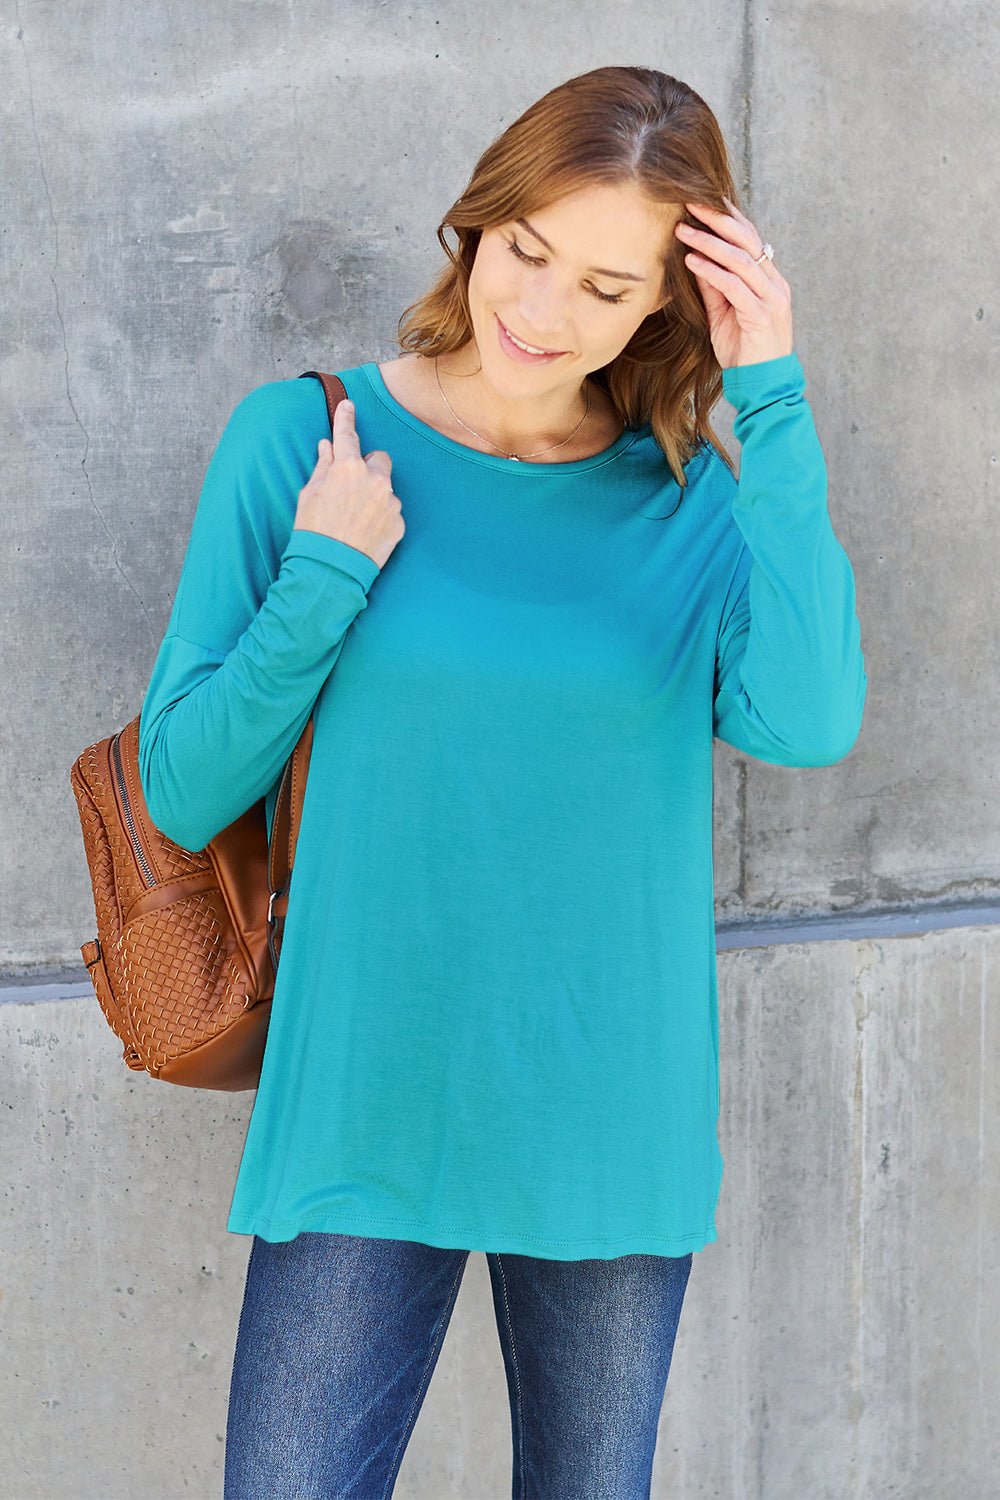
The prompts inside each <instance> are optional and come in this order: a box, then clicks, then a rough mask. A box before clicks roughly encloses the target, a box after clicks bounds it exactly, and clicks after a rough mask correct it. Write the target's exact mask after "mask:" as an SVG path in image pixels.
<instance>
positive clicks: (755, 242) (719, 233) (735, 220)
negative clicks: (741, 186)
mask: <svg viewBox="0 0 1000 1500" xmlns="http://www.w3.org/2000/svg"><path fill="white" fill-rule="evenodd" d="M684 206H685V208H686V209H687V211H688V213H690V214H693V215H694V217H695V218H696V219H700V220H701V221H702V223H703V224H706V225H707V226H708V228H709V229H710V230H711V231H712V233H713V234H714V235H715V236H716V237H717V238H719V239H721V240H724V241H725V242H727V243H728V244H730V245H734V246H735V247H736V248H737V249H738V250H742V251H743V252H744V253H745V254H746V255H747V256H748V257H749V258H750V260H751V261H753V262H754V263H755V264H756V262H757V258H758V256H759V255H760V253H761V251H762V250H763V248H764V243H765V241H764V237H763V235H762V234H761V233H760V232H759V230H758V229H757V228H756V226H755V225H754V224H752V223H751V222H750V220H749V219H748V218H747V217H746V215H745V214H741V213H740V211H739V209H738V208H736V206H735V205H734V204H732V203H730V204H729V209H728V212H726V213H723V212H721V211H720V210H719V209H717V208H709V207H708V206H707V205H706V204H704V203H686V204H685V205H684ZM688 227H690V226H688ZM761 264H762V265H764V264H767V262H766V261H762V262H761Z"/></svg>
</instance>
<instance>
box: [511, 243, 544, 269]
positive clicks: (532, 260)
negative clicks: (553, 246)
mask: <svg viewBox="0 0 1000 1500" xmlns="http://www.w3.org/2000/svg"><path fill="white" fill-rule="evenodd" d="M507 248H508V250H509V251H510V252H511V254H512V255H516V256H517V258H518V260H523V261H524V263H525V265H528V266H540V265H542V264H543V261H542V259H541V257H540V256H538V255H528V254H527V252H526V251H524V250H522V249H521V247H520V245H519V244H518V243H517V240H508V241H507Z"/></svg>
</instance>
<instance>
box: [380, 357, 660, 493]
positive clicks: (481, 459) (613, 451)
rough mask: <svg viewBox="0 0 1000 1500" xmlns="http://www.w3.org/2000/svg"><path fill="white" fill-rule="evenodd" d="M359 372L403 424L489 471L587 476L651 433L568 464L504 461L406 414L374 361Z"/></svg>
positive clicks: (634, 431)
mask: <svg viewBox="0 0 1000 1500" xmlns="http://www.w3.org/2000/svg"><path fill="white" fill-rule="evenodd" d="M360 373H361V374H362V375H364V376H365V377H366V378H367V380H368V384H369V385H370V386H371V388H372V390H373V391H374V392H375V395H376V397H377V398H378V400H379V401H380V402H381V403H382V405H383V406H385V407H387V408H388V410H389V411H391V412H392V414H393V416H394V417H397V418H398V419H399V421H401V422H404V423H405V424H406V426H407V427H411V428H412V429H413V431H414V432H417V433H419V434H420V436H421V437H423V438H426V439H427V441H428V442H431V443H434V444H436V445H437V447H439V448H443V449H444V450H445V452H447V453H453V454H454V455H455V456H456V457H457V458H464V459H467V460H468V461H469V462H470V463H475V464H481V465H485V466H486V467H487V468H488V469H498V470H499V471H500V472H501V473H503V474H511V475H513V474H529V475H539V474H584V473H586V472H587V470H588V469H597V468H600V467H601V466H602V464H607V463H612V462H613V461H614V460H615V459H616V458H617V457H618V456H619V454H620V453H624V452H625V450H626V449H627V448H631V447H632V444H633V443H635V442H636V441H637V439H638V438H640V437H642V436H643V433H644V432H646V431H647V430H648V424H647V426H646V427H638V428H633V427H626V428H625V431H624V432H623V433H622V434H621V436H620V437H618V438H616V439H615V441H614V442H613V443H612V444H611V446H610V448H602V450H601V452H600V453H594V454H592V455H591V456H590V458H574V459H569V460H568V461H567V462H565V463H551V464H541V463H533V462H532V460H531V459H527V458H503V457H502V456H501V455H500V454H499V453H482V452H480V450H479V449H478V448H468V447H466V445H465V444H464V443H458V442H456V441H455V439H454V438H450V437H446V436H445V434H444V433H443V432H438V430H437V428H436V427H432V426H431V425H430V423H429V422H423V421H421V419H420V418H419V417H415V416H414V415H413V413H412V412H411V411H407V409H406V407H405V406H401V405H400V403H399V402H398V401H397V400H396V398H395V396H394V395H393V394H392V392H391V391H390V390H389V387H388V386H387V385H386V383H385V380H384V379H383V377H382V371H381V370H380V369H379V367H378V365H377V364H376V363H375V361H374V360H370V361H368V363H366V364H363V365H361V366H360Z"/></svg>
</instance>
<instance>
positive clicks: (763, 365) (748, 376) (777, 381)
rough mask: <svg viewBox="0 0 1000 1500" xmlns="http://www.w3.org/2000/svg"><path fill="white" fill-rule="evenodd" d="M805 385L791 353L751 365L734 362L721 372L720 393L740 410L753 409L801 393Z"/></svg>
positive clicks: (796, 356)
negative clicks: (728, 368) (729, 368)
mask: <svg viewBox="0 0 1000 1500" xmlns="http://www.w3.org/2000/svg"><path fill="white" fill-rule="evenodd" d="M805 386H806V378H805V374H804V373H803V370H802V366H801V364H800V363H799V358H798V355H797V354H794V353H793V354H783V355H782V356H781V358H780V359H764V360H761V361H760V362H759V363H758V364H754V365H735V366H734V367H733V368H732V369H731V370H723V372H722V394H723V395H724V396H725V398H726V400H727V401H729V402H731V403H732V405H733V406H735V407H736V410H737V411H739V412H745V411H756V410H757V409H758V408H760V407H762V406H770V405H771V404H772V403H773V402H775V401H783V400H786V399H787V398H788V397H789V396H800V395H801V394H802V392H803V391H804V390H805Z"/></svg>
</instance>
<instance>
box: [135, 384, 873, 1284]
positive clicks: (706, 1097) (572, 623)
mask: <svg viewBox="0 0 1000 1500" xmlns="http://www.w3.org/2000/svg"><path fill="white" fill-rule="evenodd" d="M342 379H343V380H344V383H345V385H346V387H347V390H348V393H349V395H350V396H351V398H352V400H353V401H354V402H355V404H356V409H357V425H358V430H359V433H360V436H361V443H362V449H363V450H369V449H373V448H384V449H386V450H387V451H388V452H389V453H390V454H391V455H392V459H393V483H394V488H395V489H396V492H397V494H398V495H399V497H400V500H401V502H402V508H403V514H404V518H405V521H406V534H405V536H404V538H403V540H402V541H401V543H400V544H399V546H398V547H397V548H396V550H395V551H394V552H393V554H392V556H391V557H390V558H389V560H388V562H387V563H386V565H385V567H384V568H383V569H382V570H381V572H380V571H379V569H378V568H377V567H376V565H375V564H374V563H373V562H371V561H370V560H369V559H368V558H367V557H366V556H364V555H363V554H362V553H360V552H358V551H356V550H355V549H353V548H351V547H349V546H347V545H345V544H343V543H340V542H337V541H333V540H332V539H330V538H328V537H325V536H321V535H319V534H317V533H312V532H305V531H293V530H292V523H293V519H294V514H295V507H296V500H297V494H298V491H299V489H300V488H301V486H302V485H303V484H304V483H305V480H306V478H307V477H308V475H309V473H310V472H311V470H312V466H313V463H314V461H315V454H316V443H317V440H318V439H319V438H320V437H322V436H325V435H326V433H327V432H328V427H327V423H326V413H325V406H324V401H323V393H322V390H321V389H320V387H319V385H318V384H317V383H316V382H315V381H311V380H299V381H283V382H277V383H274V384H271V385H266V386H263V387H262V388H260V389H259V390H257V391H254V392H253V393H252V394H251V395H250V396H248V397H247V398H246V400H244V401H243V402H242V403H241V405H240V406H239V407H238V408H237V410H236V412H235V414H234V415H233V417H232V419H231V421H230V423H229V425H228V427H227V428H226V431H225V434H224V435H223V438H222V440H221V442H220V444H219V447H218V449H217V451H216V453H215V456H214V458H213V459H212V463H211V466H210V468H209V471H208V475H207V478H206V481H205V487H204V492H203V495H202V499H201V503H200V505H199V508H198V511H197V515H196V518H195V522H194V527H193V532H192V536H191V541H190V546H189V550H188V554H187V558H186V561H185V563H184V569H183V573H182V576H181V580H180V585H179V588H178V592H177V597H176V602H175V605H174V610H173V614H172V617H171V621H170V626H169V630H168V633H167V636H166V638H165V640H164V642H163V645H162V648H161V650H160V653H159V656H158V658H157V662H156V666H155V669H154V673H153V678H152V682H151V685H150V688H149V692H148V695H147V698H146V701H145V704H144V707H143V713H142V729H141V747H140V754H141V769H142V778H143V784H144V788H145V792H146V796H147V799H148V803H149V808H150V812H151V814H152V816H153V818H154V819H155V820H156V822H157V823H158V824H159V825H160V826H161V827H162V828H163V829H164V831H165V832H166V833H167V834H169V835H170V836H171V837H172V838H174V839H176V840H177V841H178V842H180V843H181V844H184V845H185V846H187V847H189V848H200V847H202V846H203V845H204V844H205V843H206V841H207V840H208V839H209V838H210V837H211V836H212V835H213V834H214V833H216V832H217V831H218V829H220V828H221V827H223V826H224V825H225V824H226V823H228V822H230V821H231V820H232V819H233V818H234V817H236V816H237V815H238V814H239V813H240V812H241V811H242V810H243V809H244V808H245V807H247V806H248V805H249V804H250V803H251V802H253V801H254V800H255V799H256V798H257V797H259V796H261V795H262V794H264V793H266V792H268V791H269V790H270V789H271V788H272V787H273V785H274V783H275V781H276V780H277V778H278V776H279V774H280V771H281V768H282V765H283V763H284V761H285V758H286V757H287V755H288V754H289V752H290V750H291V749H292V747H293V745H294V744H295V741H296V739H297V737H298V735H299V733H300V731H301V729H302V727H303V725H304V723H305V721H306V719H307V718H308V716H309V714H310V713H311V712H313V711H314V715H315V740H314V748H313V754H312V763H311V769H310V774H309V781H308V786H307V791H306V801H305V808H304V813H303V821H302V826H301V833H300V838H299V845H298V854H297V860H296V865H295V872H294V876H293V880H292V889H291V899H290V909H289V915H288V920H287V925H286V929H285V939H284V948H283V952H282V957H281V964H280V967H279V973H278V981H277V987H276V993H275V998H274V1006H273V1010H272V1019H271V1023H270V1033H269V1036H268V1042H267V1051H266V1055H265V1059H264V1067H263V1072H262V1075H261V1081H260V1088H259V1090H258V1093H257V1097H256V1101H255V1105H254V1109H253V1114H252V1118H251V1121H250V1127H249V1132H248V1136H247V1141H246V1147H245V1150H244V1155H243V1160H242V1164H241V1168H240V1172H239V1177H238V1181H237V1185H236V1191H235V1196H234V1201H233V1206H232V1213H231V1217H230V1224H229V1227H230V1228H231V1229H233V1230H235V1231H237V1232H242V1233H256V1234H259V1235H261V1236H262V1237H263V1238H265V1239H268V1240H287V1239H291V1238H293V1237H294V1236H295V1235H296V1234H298V1233H299V1232H301V1231H303V1230H313V1231H329V1232H337V1233H345V1234H355V1235H373V1236H381V1237H388V1238H394V1239H409V1240H416V1241H420V1242H423V1243H426V1244H430V1245H439V1246H450V1247H465V1248H469V1249H478V1250H487V1251H508V1252H516V1253H522V1254H527V1255H536V1256H543V1257H549V1258H555V1259H567V1260H573V1259H579V1258H585V1257H611V1256H617V1255H624V1254H629V1253H639V1252H645V1253H651V1254H660V1255H683V1254H685V1253H687V1252H688V1251H691V1250H697V1249H699V1248H700V1247H701V1246H703V1245H705V1244H706V1243H707V1242H708V1241H710V1240H712V1239H714V1238H715V1228H714V1211H715V1204H716V1199H717V1196H718V1190H719V1184H720V1179H721V1172H722V1163H721V1158H720V1154H719V1149H718V1144H717V1116H718V1028H717V1014H716V990H715V944H714V929H713V893H712V850H711V841H712V739H713V735H715V736H719V737H720V738H722V739H724V740H726V741H728V742H729V743H730V744H732V745H735V746H737V747H738V748H740V749H741V750H744V751H746V752H748V753H749V754H750V755H753V756H757V757H759V758H761V759H763V760H767V761H774V762H777V763H779V764H782V765H800V766H811V765H820V764H824V763H829V762H832V761H835V760H838V759H839V758H841V757H842V756H844V755H845V754H846V753H847V751H848V750H849V749H850V747H851V745H852V743H853V741H854V739H855V737H856V735H857V732H858V728H859V724H860V718H861V710H862V703H863V697H864V672H863V667H862V660H861V654H860V647H859V633H858V625H857V621H856V618H855V608H854V589H853V579H852V575H851V569H850V565H849V563H848V561H847V558H846V557H845V555H844V553H843V551H842V550H841V548H840V546H839V544H838V543H837V541H836V539H835V537H834V534H833V531H832V529H831V526H830V521H829V518H828V515H827V509H826V497H825V470H824V464H823V459H822V455H821V452H820V448H819V444H818V441H817V438H816V434H815V430H814V427H813V422H812V418H811V415H810V412H809V408H808V406H807V404H806V401H805V398H804V395H803V380H802V372H801V368H800V366H799V363H798V360H797V359H796V357H795V356H794V355H790V356H788V357H787V358H784V359H777V360H771V361H768V362H766V363H762V364H759V365H751V366H745V367H742V368H738V369H734V370H730V371H728V372H727V373H726V376H725V393H726V396H727V397H728V399H729V400H730V401H732V402H733V403H734V404H735V406H736V408H737V413H738V416H737V423H736V433H737V436H738V438H739V439H740V441H741V443H742V465H741V475H740V480H739V484H738V485H737V483H736V481H735V480H734V479H733V477H732V475H731V474H730V472H729V470H728V469H727V468H726V466H725V464H723V463H722V461H721V460H720V459H719V458H718V456H717V455H716V454H715V453H714V452H712V451H711V450H708V449H706V450H702V451H699V452H698V453H697V454H696V456H695V457H694V458H693V459H692V461H691V462H690V464H689V465H688V468H687V471H686V475H687V481H688V482H687V486H686V488H685V489H684V491H683V495H682V493H681V491H680V490H679V488H678V486H677V484H676V482H675V481H674V479H673V478H672V476H671V473H670V470H669V468H668V466H667V464H666V461H665V459H664V457H663V454H662V453H661V451H660V449H659V448H658V447H657V445H656V443H655V441H654V439H653V437H652V434H651V432H650V430H649V428H648V427H647V428H643V429H640V430H638V431H627V432H626V433H625V434H624V435H623V436H622V437H621V438H620V439H619V440H618V441H617V442H616V443H614V444H613V446H612V447H610V448H608V449H607V450H605V451H604V452H602V453H600V454H598V455H597V456H595V457H593V458H589V459H585V460H582V461H579V462H573V463H549V464H540V463H524V462H521V463H518V462H516V461H512V460H509V459H506V458H500V457H492V456H490V455H487V454H484V453H480V452H478V451H475V450H473V449H470V448H466V447H464V446H462V445H461V444H459V443H456V442H453V441H451V440H450V439H448V438H446V437H444V436H442V435H441V434H440V433H438V432H436V431H435V430H434V429H433V428H431V427H428V426H427V425H426V424H424V423H422V422H420V421H419V420H417V419H416V418H415V417H413V416H412V415H411V414H410V413H409V412H407V411H406V410H405V409H404V408H403V407H401V406H400V405H399V404H398V403H397V402H396V401H394V399H393V398H392V396H391V395H390V394H389V392H388V390H387V389H386V387H385V384H384V383H383V381H382V378H381V376H380V374H379V372H378V369H377V367H376V366H375V365H365V366H363V367H362V368H360V369H356V370H349V371H345V372H343V375H342Z"/></svg>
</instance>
